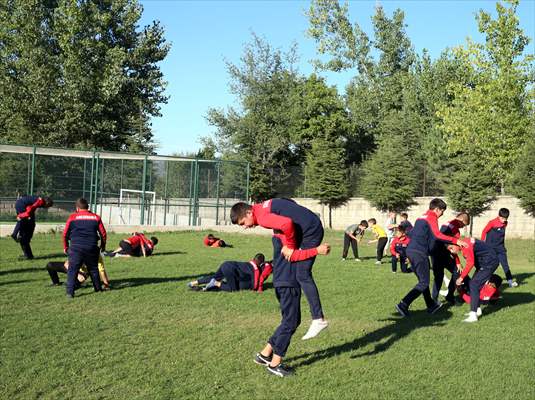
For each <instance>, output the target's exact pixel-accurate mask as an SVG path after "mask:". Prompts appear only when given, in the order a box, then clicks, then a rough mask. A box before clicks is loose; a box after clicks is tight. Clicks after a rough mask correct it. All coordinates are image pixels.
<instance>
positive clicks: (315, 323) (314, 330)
mask: <svg viewBox="0 0 535 400" xmlns="http://www.w3.org/2000/svg"><path fill="white" fill-rule="evenodd" d="M328 326H329V322H328V321H326V320H324V319H313V320H312V323H311V324H310V327H309V328H308V331H307V333H305V336H303V337H302V338H301V339H302V340H307V339H312V338H314V337H316V336H318V335H319V334H320V332H321V331H322V330H324V329H325V328H327V327H328Z"/></svg>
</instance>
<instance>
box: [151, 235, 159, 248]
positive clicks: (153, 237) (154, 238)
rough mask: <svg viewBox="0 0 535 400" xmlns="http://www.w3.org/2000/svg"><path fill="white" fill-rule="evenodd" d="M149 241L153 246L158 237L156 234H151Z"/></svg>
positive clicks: (156, 242)
mask: <svg viewBox="0 0 535 400" xmlns="http://www.w3.org/2000/svg"><path fill="white" fill-rule="evenodd" d="M150 241H151V242H152V244H153V245H154V246H156V245H157V244H158V238H157V237H156V236H151V237H150Z"/></svg>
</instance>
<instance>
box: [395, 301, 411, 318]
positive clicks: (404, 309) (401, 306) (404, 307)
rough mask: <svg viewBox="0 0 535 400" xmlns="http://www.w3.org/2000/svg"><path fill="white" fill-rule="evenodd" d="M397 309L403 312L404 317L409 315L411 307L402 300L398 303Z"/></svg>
mask: <svg viewBox="0 0 535 400" xmlns="http://www.w3.org/2000/svg"><path fill="white" fill-rule="evenodd" d="M396 310H397V312H398V313H400V314H401V316H402V317H408V316H409V307H407V305H406V304H405V303H404V302H402V301H401V302H399V303H398V304H396Z"/></svg>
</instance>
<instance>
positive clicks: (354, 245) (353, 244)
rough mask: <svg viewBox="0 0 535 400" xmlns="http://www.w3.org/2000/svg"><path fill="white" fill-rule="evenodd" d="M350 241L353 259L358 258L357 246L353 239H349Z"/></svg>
mask: <svg viewBox="0 0 535 400" xmlns="http://www.w3.org/2000/svg"><path fill="white" fill-rule="evenodd" d="M350 239H351V248H352V250H353V255H354V256H355V259H357V258H359V248H358V245H357V241H356V240H355V239H353V238H350Z"/></svg>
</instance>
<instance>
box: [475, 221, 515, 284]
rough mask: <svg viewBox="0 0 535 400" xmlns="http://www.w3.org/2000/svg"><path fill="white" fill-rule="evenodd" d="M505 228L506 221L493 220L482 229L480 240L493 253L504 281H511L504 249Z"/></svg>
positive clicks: (511, 276)
mask: <svg viewBox="0 0 535 400" xmlns="http://www.w3.org/2000/svg"><path fill="white" fill-rule="evenodd" d="M505 228H507V221H505V222H502V221H500V218H494V219H493V220H490V221H489V223H488V224H487V225H486V226H485V228H484V229H483V232H482V233H481V240H483V241H484V242H485V243H487V244H488V245H489V246H490V247H491V248H492V249H493V250H494V251H495V252H496V256H497V257H498V260H499V261H500V264H501V265H502V268H503V272H505V279H507V280H512V279H513V275H512V274H511V269H510V268H509V262H508V261H507V249H506V248H505Z"/></svg>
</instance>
